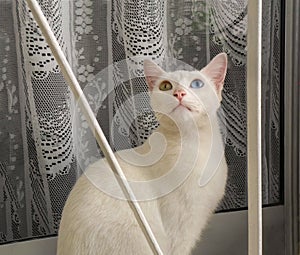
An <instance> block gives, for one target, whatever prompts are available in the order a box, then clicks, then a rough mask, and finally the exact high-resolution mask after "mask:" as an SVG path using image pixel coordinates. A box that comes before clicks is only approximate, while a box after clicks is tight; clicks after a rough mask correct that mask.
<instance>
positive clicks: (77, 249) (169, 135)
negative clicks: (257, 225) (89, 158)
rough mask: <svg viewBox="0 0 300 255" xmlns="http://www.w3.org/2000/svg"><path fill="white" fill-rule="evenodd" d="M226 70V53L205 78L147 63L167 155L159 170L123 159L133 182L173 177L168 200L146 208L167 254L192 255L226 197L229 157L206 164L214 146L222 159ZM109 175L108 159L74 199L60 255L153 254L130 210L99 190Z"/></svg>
mask: <svg viewBox="0 0 300 255" xmlns="http://www.w3.org/2000/svg"><path fill="white" fill-rule="evenodd" d="M226 70H227V56H226V54H224V53H221V54H219V55H218V56H216V57H215V58H214V59H213V60H212V61H211V62H210V63H209V64H208V65H207V66H206V67H205V68H203V69H202V70H201V71H191V72H190V71H175V72H171V73H168V72H165V71H163V70H162V69H161V68H160V67H158V66H157V65H156V64H155V63H153V62H152V61H149V60H148V61H145V63H144V71H145V76H146V79H147V83H148V85H149V90H150V98H151V104H152V107H153V109H156V110H160V113H157V117H158V120H159V123H160V126H159V127H158V129H157V132H159V133H161V134H162V135H163V136H164V138H165V140H164V141H165V143H166V146H165V150H164V154H163V155H162V156H161V158H159V159H158V160H157V161H156V162H154V163H153V164H148V165H147V164H145V165H142V164H141V165H140V166H138V164H130V162H128V161H126V160H123V159H122V157H120V156H119V155H117V158H118V160H119V162H120V165H121V167H122V169H123V171H124V173H125V175H126V176H127V178H128V179H129V180H133V181H149V180H153V179H154V180H158V179H159V178H163V177H166V176H167V177H168V176H169V177H168V178H166V179H165V180H164V181H163V182H162V185H161V186H160V187H161V189H162V192H165V193H164V195H162V196H159V195H157V194H158V193H156V192H155V191H154V192H153V194H156V195H155V196H154V197H156V198H155V199H150V198H149V197H148V198H147V200H146V201H141V202H140V205H141V208H142V210H143V212H144V214H145V216H146V218H147V220H148V222H149V224H150V226H151V228H152V230H153V233H154V235H155V237H156V239H157V241H158V243H159V245H160V247H161V249H162V251H163V253H164V254H168V255H176V254H178V255H185V254H191V252H192V249H193V247H194V246H195V244H196V242H197V240H199V239H200V236H201V232H202V231H203V229H204V227H205V226H206V224H207V222H208V220H209V218H210V216H211V215H212V214H213V212H214V210H215V208H216V207H217V205H218V203H219V201H220V200H221V198H222V197H223V195H224V190H225V184H226V179H227V165H226V161H225V158H224V154H221V157H220V158H219V156H217V155H216V156H215V158H214V155H212V158H213V161H214V164H207V162H208V159H209V157H210V155H211V154H212V153H214V150H213V149H212V143H214V146H216V147H217V148H219V151H220V150H221V151H222V152H223V142H222V138H221V134H220V131H219V127H218V126H217V125H215V123H217V115H216V111H217V109H218V108H219V106H220V101H221V91H222V89H223V83H224V79H225V75H226ZM215 98H216V99H215ZM153 135H155V134H152V136H153ZM213 139H214V142H213ZM150 141H151V140H150ZM152 145H153V144H152ZM150 147H151V143H150V144H149V139H148V140H147V141H146V142H145V144H144V145H143V146H141V147H139V148H136V149H135V152H138V153H140V154H145V153H148V152H149V150H150ZM151 149H152V150H154V151H155V150H156V148H155V147H154V148H153V147H152V148H151ZM157 149H161V148H157ZM183 149H184V150H183ZM131 150H133V149H131ZM127 152H128V151H127ZM129 152H130V150H129ZM121 155H122V154H121ZM191 155H194V156H191ZM193 157H194V158H193ZM179 158H180V160H178V159H179ZM179 161H180V162H179ZM178 166H180V169H179V170H180V171H179V172H178V173H179V174H178V175H177V177H178V176H179V177H180V178H181V179H180V178H179V179H180V180H179V181H178V178H177V177H176V176H175V177H174V176H172V175H168V174H169V173H170V171H171V170H172V171H174V172H176V171H175V170H176V167H177V168H178ZM103 167H105V168H107V165H106V160H105V159H103V160H99V161H97V162H96V163H94V164H92V165H91V166H89V167H88V169H87V170H86V172H85V174H83V175H82V176H81V177H80V179H79V180H78V181H77V183H76V185H75V186H74V188H73V190H72V192H71V193H70V196H69V198H68V200H67V203H66V205H65V208H64V211H63V215H62V220H61V224H60V229H59V236H58V255H106V254H108V255H111V254H116V255H122V254H124V255H132V254H137V255H142V254H145V255H146V254H147V255H148V254H149V255H150V254H152V252H151V250H150V248H149V245H148V243H147V241H146V239H145V237H144V236H143V233H142V231H141V230H140V228H139V226H138V223H137V221H136V219H135V217H134V215H133V213H132V211H131V209H130V208H129V206H128V203H127V202H126V201H124V200H121V199H117V198H115V197H114V196H113V195H112V194H110V195H108V194H106V193H105V192H103V191H102V190H101V188H99V186H98V185H97V183H100V182H101V181H103V175H102V174H101V170H100V169H101V168H102V169H103ZM174 169H175V170H174ZM204 169H205V171H206V173H208V175H210V177H211V178H209V179H207V180H206V183H205V185H199V180H200V179H201V176H202V174H203V171H204ZM177 170H178V169H177ZM172 171H171V172H172ZM172 173H173V172H172ZM181 173H183V174H182V175H181ZM214 173H215V174H214ZM99 185H100V184H99ZM112 185H114V184H112ZM100 186H101V185H100ZM150 187H151V185H150ZM159 189H160V188H159ZM113 190H114V188H113V189H112V192H113ZM150 190H151V188H150ZM150 193H151V192H150ZM137 195H138V194H137Z"/></svg>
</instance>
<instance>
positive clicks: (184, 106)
mask: <svg viewBox="0 0 300 255" xmlns="http://www.w3.org/2000/svg"><path fill="white" fill-rule="evenodd" d="M181 107H183V108H186V109H187V110H189V111H190V112H192V111H193V110H192V109H191V108H190V107H188V106H186V105H184V104H182V103H179V104H178V105H177V106H176V107H175V108H174V109H173V110H172V112H174V111H176V110H177V109H178V108H181Z"/></svg>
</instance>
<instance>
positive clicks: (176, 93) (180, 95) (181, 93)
mask: <svg viewBox="0 0 300 255" xmlns="http://www.w3.org/2000/svg"><path fill="white" fill-rule="evenodd" d="M185 95H186V92H185V91H184V90H175V91H174V94H173V96H174V97H176V98H177V99H178V100H179V101H181V100H182V98H183V97H184V96H185Z"/></svg>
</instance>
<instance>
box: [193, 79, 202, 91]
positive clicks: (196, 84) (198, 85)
mask: <svg viewBox="0 0 300 255" xmlns="http://www.w3.org/2000/svg"><path fill="white" fill-rule="evenodd" d="M203 86H204V82H203V81H201V80H193V81H192V82H191V88H193V89H200V88H202V87H203Z"/></svg>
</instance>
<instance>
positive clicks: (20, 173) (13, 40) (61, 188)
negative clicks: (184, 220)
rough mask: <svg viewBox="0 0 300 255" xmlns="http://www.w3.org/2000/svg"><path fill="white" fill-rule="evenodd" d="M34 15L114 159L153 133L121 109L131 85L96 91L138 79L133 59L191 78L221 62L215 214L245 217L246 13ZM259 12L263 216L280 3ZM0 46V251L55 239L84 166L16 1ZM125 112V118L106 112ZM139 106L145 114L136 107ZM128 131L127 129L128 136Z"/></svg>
mask: <svg viewBox="0 0 300 255" xmlns="http://www.w3.org/2000/svg"><path fill="white" fill-rule="evenodd" d="M39 3H40V5H41V7H42V10H43V12H44V14H45V15H46V17H47V19H48V21H49V24H50V25H51V27H52V29H53V31H54V33H55V35H56V37H57V39H58V41H59V43H60V45H61V47H62V48H63V50H64V52H65V54H66V56H67V58H68V60H69V61H70V63H71V65H72V68H73V70H74V72H75V74H76V75H77V78H78V80H79V82H80V84H81V86H82V88H86V87H90V88H91V89H92V91H94V92H95V93H94V94H93V96H92V97H90V98H89V101H90V103H91V105H92V107H96V109H97V110H98V114H97V118H98V120H99V122H100V125H101V126H102V128H103V129H104V131H105V133H106V134H107V136H108V138H109V139H110V140H111V141H112V139H111V137H110V136H109V131H110V129H111V126H112V125H113V126H114V130H116V131H115V132H114V140H115V141H118V143H117V144H114V145H115V149H121V148H125V147H128V146H135V145H137V144H140V143H142V142H143V140H144V139H145V137H147V136H148V135H149V133H150V132H151V130H153V129H154V128H155V127H156V125H157V123H156V120H155V118H154V117H153V114H152V112H151V110H149V111H146V114H145V111H141V109H138V108H137V107H136V105H135V102H134V101H130V98H131V97H132V95H135V94H137V93H139V92H142V91H146V84H145V81H144V80H143V79H142V78H137V79H132V81H130V82H124V83H122V84H121V85H120V86H119V87H118V88H117V89H116V90H115V91H112V92H111V91H109V90H108V84H107V83H106V82H105V81H107V80H109V79H113V80H118V79H119V80H122V79H123V77H124V76H126V77H127V76H129V77H131V76H136V74H139V75H141V73H142V69H141V65H140V63H136V62H135V57H136V56H155V58H156V61H157V62H158V63H159V64H164V63H165V60H166V59H167V58H168V57H174V58H176V59H178V60H181V61H183V62H185V63H188V64H189V65H191V66H193V67H195V68H198V69H200V68H201V67H203V66H204V65H205V64H206V63H207V62H208V61H209V60H210V59H211V58H212V57H213V56H214V55H216V54H217V53H219V52H221V51H225V52H226V53H227V54H228V56H229V68H228V75H227V80H226V85H225V89H224V93H223V102H222V109H223V112H224V117H225V118H223V120H226V124H227V134H226V137H225V142H226V158H227V162H228V165H229V180H228V185H227V192H226V196H225V198H224V200H223V202H222V204H221V205H220V208H219V210H232V209H240V208H244V207H246V206H247V197H246V193H247V192H246V187H247V185H246V183H247V180H246V176H247V175H246V173H247V166H246V165H247V164H246V155H247V151H246V144H247V141H246V135H247V130H246V117H247V116H246V85H245V71H246V67H245V64H246V28H247V1H245V0H235V1H230V2H228V1H219V0H210V1H208V0H207V1H205V0H179V1H178V0H170V1H163V0H151V1H130V0H126V1H122V0H112V1H102V0H101V1H99V0H97V1H96V0H76V1H63V0H55V1H46V0H39ZM263 12H264V15H263V22H264V25H263V29H264V31H263V35H264V38H263V70H262V72H263V103H264V111H263V112H264V116H263V122H264V123H263V127H264V133H263V135H264V141H265V142H264V147H263V152H264V154H263V201H264V204H273V203H279V202H280V201H281V197H280V188H281V184H280V122H279V120H280V72H279V70H280V33H281V32H280V15H281V6H280V1H279V0H276V1H264V7H263ZM0 46H1V47H0V120H1V121H0V144H1V152H0V177H1V179H0V209H1V210H0V243H6V242H10V241H15V240H21V239H26V238H32V237H40V236H49V235H53V234H56V233H57V230H58V227H59V222H60V216H61V213H62V209H63V206H64V203H65V201H66V198H67V196H68V193H69V192H70V190H71V188H72V186H73V185H74V183H75V181H76V179H77V178H78V177H79V175H80V170H82V169H80V168H82V167H84V166H86V165H88V164H89V163H91V162H92V161H93V160H95V158H94V156H93V155H91V154H90V151H89V150H88V143H85V142H84V141H85V136H86V134H87V130H88V127H87V126H86V125H85V124H84V123H83V124H82V126H80V128H79V129H78V130H77V132H78V133H76V135H74V129H73V127H74V126H76V125H75V124H76V121H75V120H74V116H73V109H74V107H73V106H74V102H73V100H72V95H71V93H70V91H69V89H68V87H67V85H66V83H65V81H64V78H63V76H62V74H61V72H60V69H59V68H58V66H57V64H56V62H55V60H54V58H53V56H52V54H51V51H50V49H49V47H48V46H47V44H46V42H45V40H44V38H43V36H42V35H41V33H40V31H39V28H38V27H37V26H36V24H35V22H34V20H33V19H32V16H31V14H30V12H29V11H28V9H27V7H26V4H25V2H24V1H23V0H22V1H17V0H13V1H1V2H0ZM123 59H127V63H129V64H128V69H127V71H128V73H127V74H125V73H122V72H121V71H120V70H118V69H117V68H114V69H112V71H111V72H109V73H105V74H103V75H102V76H101V75H100V76H99V73H100V74H101V70H104V69H105V68H107V66H109V65H111V64H113V63H115V62H118V61H121V60H123ZM105 75H107V76H109V77H105ZM93 89H94V90H93ZM90 95H91V94H90ZM126 100H129V102H131V105H132V109H131V110H130V111H125V110H124V111H117V109H118V108H119V106H120V105H122V103H123V102H125V101H126ZM142 106H143V108H144V109H148V103H147V98H143V103H142ZM141 112H143V114H141ZM124 116H126V117H124ZM128 119H133V120H134V122H133V123H127V124H126V125H129V126H130V128H129V129H128V130H127V129H124V127H123V126H124V123H126V120H128ZM77 138H79V139H77ZM78 141H79V142H80V143H81V144H80V152H78V150H77V146H79V145H78ZM78 159H84V163H83V165H82V164H81V163H80V164H79V163H78Z"/></svg>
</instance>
